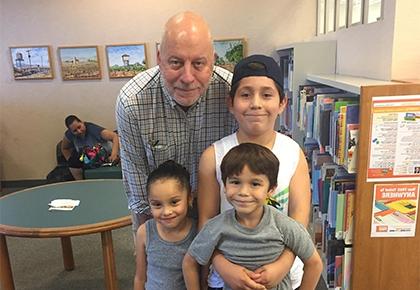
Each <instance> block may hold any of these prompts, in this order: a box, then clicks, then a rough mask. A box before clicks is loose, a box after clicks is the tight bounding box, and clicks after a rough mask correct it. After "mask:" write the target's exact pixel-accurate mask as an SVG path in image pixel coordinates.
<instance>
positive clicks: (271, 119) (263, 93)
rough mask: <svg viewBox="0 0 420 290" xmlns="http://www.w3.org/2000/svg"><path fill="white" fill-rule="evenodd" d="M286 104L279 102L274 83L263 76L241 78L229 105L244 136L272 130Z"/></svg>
mask: <svg viewBox="0 0 420 290" xmlns="http://www.w3.org/2000/svg"><path fill="white" fill-rule="evenodd" d="M285 105H286V102H282V103H281V102H280V95H279V91H278V90H277V88H276V85H275V83H274V81H273V80H272V79H270V78H267V77H264V76H252V77H246V78H243V79H242V80H241V81H240V83H239V87H238V89H237V90H236V92H235V96H234V98H233V100H232V102H230V104H229V109H230V112H231V113H232V114H233V115H234V116H235V119H236V120H237V121H238V123H239V128H240V130H241V131H242V132H243V133H246V134H252V135H255V134H263V133H266V132H267V131H268V132H270V131H272V130H274V124H275V122H276V118H277V116H278V115H279V114H280V113H281V112H282V111H283V109H284V107H285Z"/></svg>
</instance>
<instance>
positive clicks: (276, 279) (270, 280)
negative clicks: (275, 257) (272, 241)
mask: <svg viewBox="0 0 420 290" xmlns="http://www.w3.org/2000/svg"><path fill="white" fill-rule="evenodd" d="M251 273H253V276H254V277H255V279H252V278H251V276H250V278H251V279H252V280H254V281H255V282H256V283H259V284H262V285H264V286H265V288H267V289H271V288H274V287H275V286H276V285H278V284H279V283H280V282H281V281H282V280H283V275H282V274H283V273H282V271H281V269H279V267H276V264H275V263H271V264H267V265H264V266H262V267H260V268H258V269H256V270H255V271H254V272H251Z"/></svg>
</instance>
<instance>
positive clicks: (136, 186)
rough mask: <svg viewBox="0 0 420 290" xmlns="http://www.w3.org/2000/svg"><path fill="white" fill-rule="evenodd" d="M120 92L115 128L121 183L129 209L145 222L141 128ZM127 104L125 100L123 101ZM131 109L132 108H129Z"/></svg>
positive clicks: (144, 174) (144, 184) (144, 167)
mask: <svg viewBox="0 0 420 290" xmlns="http://www.w3.org/2000/svg"><path fill="white" fill-rule="evenodd" d="M122 96H124V93H123V92H122V93H121V94H120V96H119V98H118V100H117V104H116V119H117V128H118V134H119V139H120V146H121V147H120V156H121V168H122V172H123V182H124V187H125V191H126V194H127V198H128V204H129V207H130V208H131V209H133V207H135V208H136V210H138V211H139V212H141V213H142V214H143V215H144V216H145V218H144V221H146V220H147V216H148V215H149V211H148V208H149V206H148V202H147V194H146V182H147V174H148V173H149V169H148V167H149V166H148V163H147V157H146V153H145V149H144V144H143V143H144V141H143V139H142V138H141V128H140V126H139V124H138V121H137V120H136V119H135V118H134V117H133V116H132V113H131V111H130V110H129V109H130V108H127V106H126V105H125V104H124V103H123V100H122ZM125 101H126V102H127V100H125ZM131 109H132V108H131Z"/></svg>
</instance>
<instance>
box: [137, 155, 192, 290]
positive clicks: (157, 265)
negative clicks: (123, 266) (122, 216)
mask: <svg viewBox="0 0 420 290" xmlns="http://www.w3.org/2000/svg"><path fill="white" fill-rule="evenodd" d="M146 189H147V193H148V200H149V204H150V209H151V213H152V216H153V219H150V220H148V221H147V222H146V223H144V224H142V225H141V226H140V227H139V229H138V230H137V237H136V254H137V257H136V276H135V278H134V289H135V290H140V289H147V290H163V289H165V290H171V289H173V290H179V289H185V283H184V279H183V276H182V259H183V258H184V255H185V253H186V252H187V250H188V247H189V245H190V244H191V242H192V240H193V239H194V237H195V235H196V222H195V221H194V220H192V219H191V218H189V217H187V213H188V208H189V207H190V206H191V205H192V195H191V187H190V176H189V173H188V172H187V170H186V169H185V168H184V167H182V166H181V165H179V164H178V163H176V162H174V161H172V160H170V161H166V162H164V163H162V164H161V165H159V167H158V168H157V169H155V170H154V171H153V172H152V173H150V175H149V177H148V179H147V185H146Z"/></svg>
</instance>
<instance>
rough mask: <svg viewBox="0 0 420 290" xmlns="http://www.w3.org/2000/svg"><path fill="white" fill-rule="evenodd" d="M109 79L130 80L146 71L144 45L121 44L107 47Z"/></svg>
mask: <svg viewBox="0 0 420 290" xmlns="http://www.w3.org/2000/svg"><path fill="white" fill-rule="evenodd" d="M106 57H107V60H108V71H109V78H111V79H113V78H131V77H133V76H135V75H136V74H138V73H139V72H141V71H144V70H146V69H148V65H147V54H146V45H145V44H144V43H139V44H122V45H107V46H106Z"/></svg>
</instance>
